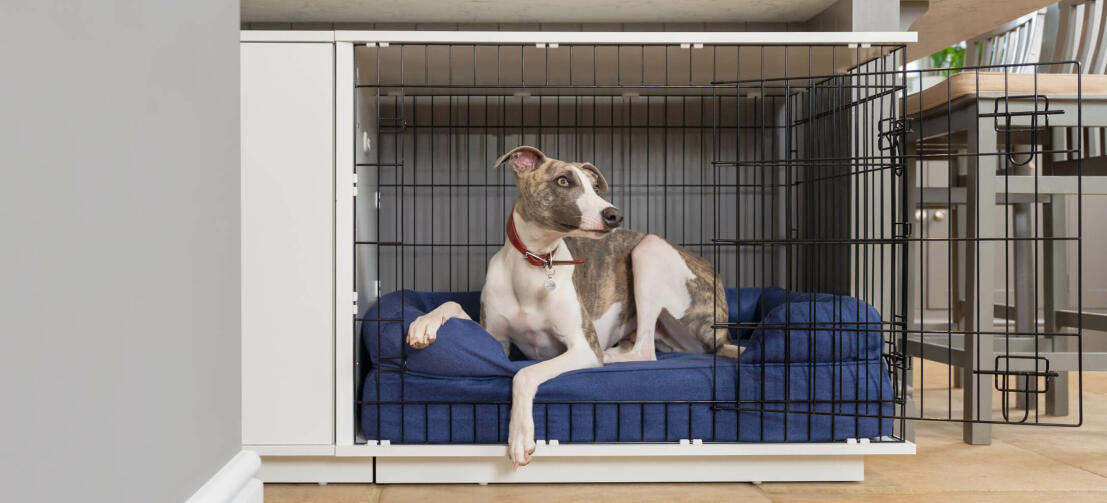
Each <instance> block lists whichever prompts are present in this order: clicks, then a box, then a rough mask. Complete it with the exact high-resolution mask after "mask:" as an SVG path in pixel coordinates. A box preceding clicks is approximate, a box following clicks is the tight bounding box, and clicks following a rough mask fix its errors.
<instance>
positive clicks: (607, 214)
mask: <svg viewBox="0 0 1107 503" xmlns="http://www.w3.org/2000/svg"><path fill="white" fill-rule="evenodd" d="M600 217H602V218H603V225H604V227H607V228H608V229H614V228H616V227H618V226H620V225H622V223H623V212H622V211H619V208H616V207H614V206H608V207H607V208H604V209H603V211H601V212H600Z"/></svg>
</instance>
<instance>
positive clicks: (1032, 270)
mask: <svg viewBox="0 0 1107 503" xmlns="http://www.w3.org/2000/svg"><path fill="white" fill-rule="evenodd" d="M1058 66H1060V65H1056V64H1049V63H1042V64H1025V65H997V66H978V67H970V68H965V69H963V70H955V71H948V70H945V69H935V70H918V71H912V72H911V73H912V77H913V80H915V81H916V82H928V81H929V82H932V81H934V80H939V81H940V82H938V83H937V84H935V85H933V86H932V87H929V88H928V89H926V90H924V91H922V92H914V93H909V94H908V95H906V96H904V97H903V98H902V99H901V100H898V105H897V107H898V108H899V109H900V112H901V113H902V114H903V117H904V119H905V120H903V121H902V123H901V124H902V127H901V130H902V131H903V133H902V143H901V144H899V145H897V147H899V148H902V150H903V155H904V157H905V160H906V170H905V182H906V200H907V202H908V207H907V210H908V212H909V213H911V218H910V219H908V220H907V221H906V222H904V225H907V226H909V228H910V229H911V234H910V235H911V237H910V239H909V241H910V245H909V251H908V256H909V260H908V263H907V271H906V275H907V278H908V284H909V286H910V287H909V292H908V301H909V308H908V310H907V312H906V322H907V330H906V333H907V337H906V346H905V347H903V348H902V349H903V353H902V356H903V357H904V358H903V359H902V360H901V361H902V362H904V363H906V364H908V367H907V369H906V370H907V371H906V372H905V374H904V375H905V376H906V377H907V378H908V379H909V397H910V399H911V407H912V409H913V410H912V411H911V413H910V416H913V417H915V418H917V419H924V420H942V421H963V422H965V423H966V424H965V429H964V433H965V440H966V441H967V442H971V443H988V442H989V441H990V436H991V433H990V425H991V424H1022V425H1043V426H1079V425H1080V424H1081V421H1082V419H1081V418H1082V407H1081V403H1082V402H1081V397H1080V394H1079V390H1080V389H1081V371H1082V370H1083V368H1084V366H1085V359H1084V354H1083V344H1082V337H1081V336H1082V333H1083V330H1084V329H1085V328H1087V327H1086V324H1087V323H1089V322H1090V323H1101V322H1100V321H1099V320H1101V319H1102V318H1101V317H1098V316H1095V315H1090V314H1087V313H1084V312H1083V306H1084V303H1083V292H1084V286H1083V283H1084V270H1083V267H1082V264H1083V250H1082V240H1081V235H1082V232H1081V229H1082V225H1083V224H1082V220H1083V210H1082V208H1083V197H1084V196H1085V195H1086V194H1102V193H1103V187H1102V185H1101V184H1102V182H1103V180H1104V178H1103V177H1102V175H1103V174H1104V173H1103V172H1102V171H1095V170H1086V169H1085V167H1084V166H1085V164H1086V161H1084V159H1085V158H1088V157H1089V156H1092V157H1094V156H1095V155H1102V152H1098V153H1097V152H1095V151H1094V150H1095V149H1096V148H1098V147H1096V146H1095V145H1097V144H1100V143H1101V142H1102V140H1101V135H1102V129H1101V128H1099V127H1089V126H1102V125H1104V122H1103V121H1104V119H1105V116H1104V115H1103V111H1104V107H1103V105H1101V104H1098V103H1097V104H1093V105H1091V106H1092V107H1093V108H1095V113H1094V114H1088V111H1089V110H1088V109H1087V105H1086V103H1085V100H1084V99H1083V92H1084V88H1083V79H1084V78H1085V77H1084V76H1081V75H1079V74H1053V73H1048V72H1051V71H1054V69H1055V68H1056V67H1058ZM916 76H917V77H916ZM1086 118H1092V119H1091V121H1090V122H1087V123H1086V122H1085V120H1086ZM1089 140H1092V141H1089ZM1094 356H1095V357H1098V356H1099V355H1098V354H1097V355H1094ZM1097 361H1098V360H1097ZM1074 388H1075V389H1074ZM1074 391H1075V394H1073V392H1074ZM1072 399H1075V402H1071V400H1072Z"/></svg>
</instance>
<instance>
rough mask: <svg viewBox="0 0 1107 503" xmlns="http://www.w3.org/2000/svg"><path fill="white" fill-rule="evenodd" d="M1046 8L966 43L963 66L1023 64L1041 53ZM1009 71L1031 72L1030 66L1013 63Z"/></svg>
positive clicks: (1032, 68) (1037, 58)
mask: <svg viewBox="0 0 1107 503" xmlns="http://www.w3.org/2000/svg"><path fill="white" fill-rule="evenodd" d="M1045 25H1046V9H1039V10H1037V11H1034V12H1031V13H1030V14H1027V15H1025V16H1022V17H1020V18H1018V19H1015V20H1014V21H1011V22H1009V23H1007V24H1005V25H1003V26H1000V27H999V28H996V29H994V30H992V31H990V32H987V33H984V34H982V35H979V36H977V37H974V38H972V39H970V40H968V41H967V42H966V44H965V65H966V66H991V65H1023V64H1027V63H1029V64H1033V63H1037V62H1038V60H1039V59H1040V58H1041V56H1042V40H1043V34H1044V31H1045ZM1010 71H1011V72H1019V73H1033V71H1034V67H1033V66H1014V67H1012V68H1011V70H1010Z"/></svg>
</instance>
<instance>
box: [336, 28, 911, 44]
mask: <svg viewBox="0 0 1107 503" xmlns="http://www.w3.org/2000/svg"><path fill="white" fill-rule="evenodd" d="M334 40H336V41H341V42H355V43H362V42H378V43H379V42H394V43H420V42H430V43H455V44H540V43H541V44H550V43H557V44H818V45H823V44H881V43H894V44H900V43H910V42H918V41H919V34H918V33H916V32H911V31H872V32H849V31H843V32H838V31H835V32H819V31H791V32H789V31H780V32H757V31H750V32H735V31H386V30H335V32H334Z"/></svg>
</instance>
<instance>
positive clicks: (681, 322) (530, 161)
mask: <svg viewBox="0 0 1107 503" xmlns="http://www.w3.org/2000/svg"><path fill="white" fill-rule="evenodd" d="M505 162H506V163H507V164H508V165H510V166H511V167H512V168H513V169H514V170H515V183H516V185H518V187H519V198H518V200H516V202H515V208H514V211H513V212H512V215H511V217H510V218H509V220H508V225H507V231H508V232H507V234H508V240H507V242H506V243H504V247H503V248H501V249H500V251H498V252H496V254H495V255H494V256H493V257H492V260H491V262H489V264H488V273H487V275H486V276H485V281H484V290H483V291H482V292H481V312H480V318H481V319H480V324H481V325H482V326H484V328H486V329H487V330H488V332H489V333H490V334H492V337H495V338H496V340H498V341H500V343H502V344H503V346H504V350H505V351H507V350H508V349H509V348H510V346H511V344H514V345H515V346H517V347H518V348H519V349H520V350H521V351H522V352H523V354H524V355H526V356H527V357H528V358H531V359H535V360H544V361H541V362H539V363H536V364H534V365H531V366H528V367H525V368H523V369H522V370H520V371H519V372H518V373H517V374H515V378H514V379H513V382H512V406H511V418H510V426H509V431H508V451H507V455H508V457H509V458H510V459H511V461H512V462H513V464H514V468H518V467H519V465H525V464H527V463H529V462H530V460H531V454H533V453H534V449H535V443H534V417H533V415H532V407H533V403H534V395H535V393H537V391H538V386H539V385H541V384H542V383H543V382H546V381H548V380H550V379H552V378H554V377H557V376H558V375H560V374H562V373H565V372H568V371H571V370H576V369H583V368H591V367H598V366H600V365H602V364H605V363H611V362H620V361H641V360H654V359H655V356H654V348H655V347H657V348H660V349H662V350H663V351H683V352H690V353H704V352H711V351H716V352H717V353H718V354H720V355H723V356H728V357H732V358H734V357H737V356H738V354H739V352H740V350H739V348H738V347H737V346H735V345H733V344H731V343H730V340H729V339H728V337H727V330H726V329H723V328H712V324H713V323H714V322H715V320H726V319H727V303H726V296H725V294H724V292H723V285H722V283H721V282H719V281H717V280H716V278H715V271H714V270H713V269H712V267H711V264H709V263H708V262H707V261H706V260H704V259H702V258H700V257H697V256H695V255H693V254H691V253H689V252H687V251H685V250H682V249H680V248H679V247H677V246H675V245H673V244H672V243H670V242H668V241H666V240H665V239H663V238H661V237H658V236H655V235H653V234H643V233H641V232H635V231H632V230H626V229H623V228H620V227H619V226H620V224H621V223H622V220H623V217H622V214H621V213H620V211H619V210H618V209H617V208H615V207H614V206H613V205H612V204H611V203H609V202H608V201H606V200H604V199H603V198H601V197H600V196H599V194H602V193H604V192H606V191H607V180H605V179H604V177H603V175H602V174H601V173H600V170H599V169H597V168H596V167H595V166H593V165H592V164H590V163H586V162H584V163H570V162H565V161H560V160H557V159H551V158H549V157H547V156H546V155H545V154H543V153H542V151H540V150H538V149H537V148H534V147H529V146H523V147H518V148H516V149H514V150H512V151H511V152H508V153H507V154H505V155H504V156H503V157H501V158H499V159H498V160H497V161H496V165H495V166H499V165H501V164H504V163H505ZM495 166H494V167H495ZM452 317H458V318H465V319H469V317H468V316H467V315H466V314H465V312H464V311H462V310H461V306H460V305H458V304H457V303H454V302H448V303H446V304H443V305H441V306H439V307H438V308H436V309H434V310H433V311H431V312H429V313H427V314H425V315H423V316H420V317H419V318H417V319H416V320H415V321H414V322H412V324H411V326H410V327H409V329H408V336H407V342H408V344H410V345H411V346H412V347H415V348H423V347H426V346H427V345H429V344H431V343H432V342H434V340H435V338H436V336H437V332H438V328H439V327H441V326H442V324H444V323H445V322H446V320H448V319H449V318H452Z"/></svg>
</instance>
